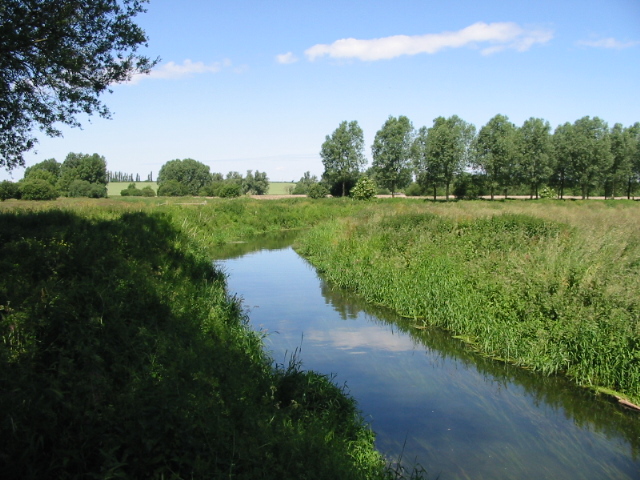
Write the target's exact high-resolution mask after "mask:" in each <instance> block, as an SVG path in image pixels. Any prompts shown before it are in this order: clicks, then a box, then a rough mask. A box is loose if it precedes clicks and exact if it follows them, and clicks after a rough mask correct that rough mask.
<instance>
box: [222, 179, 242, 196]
mask: <svg viewBox="0 0 640 480" xmlns="http://www.w3.org/2000/svg"><path fill="white" fill-rule="evenodd" d="M241 193H242V186H240V185H238V184H237V183H235V182H225V183H224V184H222V185H220V187H219V188H218V190H217V194H218V195H217V196H218V197H221V198H235V197H239V196H240V195H241Z"/></svg>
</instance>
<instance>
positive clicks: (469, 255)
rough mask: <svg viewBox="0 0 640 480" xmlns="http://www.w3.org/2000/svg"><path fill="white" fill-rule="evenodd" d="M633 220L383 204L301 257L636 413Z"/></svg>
mask: <svg viewBox="0 0 640 480" xmlns="http://www.w3.org/2000/svg"><path fill="white" fill-rule="evenodd" d="M639 214H640V205H638V204H637V203H634V202H627V201H615V202H614V201H609V202H600V201H590V202H580V201H578V202H557V201H536V202H529V201H511V202H509V201H506V202H505V201H502V202H488V201H478V202H457V203H456V202H451V203H431V202H428V203H424V202H415V201H413V202H410V201H401V202H385V203H378V204H375V205H373V206H371V207H370V208H367V209H364V210H362V211H360V212H359V213H357V214H355V215H353V216H351V217H349V218H341V219H336V220H333V221H330V222H327V223H323V224H321V225H319V226H317V227H315V228H314V229H312V230H311V231H310V232H308V233H307V234H306V235H304V236H303V237H302V238H301V239H300V241H299V245H298V246H297V249H298V251H299V252H300V253H301V254H302V255H303V256H305V257H306V258H308V259H309V260H310V261H311V263H313V264H314V265H315V266H316V267H317V268H318V269H319V270H320V271H321V272H322V273H323V275H324V276H325V277H326V278H327V279H328V280H329V281H330V282H331V283H333V284H335V285H337V286H340V287H345V288H349V289H351V290H353V291H355V292H357V293H358V294H359V295H361V296H362V297H364V298H365V299H366V300H367V301H369V302H372V303H375V304H379V305H384V306H386V307H390V308H392V309H394V310H395V311H396V312H398V313H399V314H401V315H402V316H405V317H408V318H412V319H414V320H415V322H416V324H417V325H437V326H440V327H444V328H446V329H448V330H450V331H451V332H452V333H453V334H454V335H456V336H459V337H461V338H463V339H464V340H466V341H467V342H468V344H469V345H471V346H472V347H473V348H474V349H476V350H477V351H479V352H481V353H483V354H486V355H489V356H491V357H494V358H498V359H502V360H504V361H507V362H510V363H513V364H516V365H519V366H522V367H526V368H530V369H533V370H535V371H538V372H541V373H544V374H558V373H561V374H565V375H568V376H569V377H571V378H573V379H574V380H575V381H576V382H577V383H578V384H580V385H584V386H589V387H594V388H599V389H601V390H602V391H611V392H613V393H615V394H617V395H619V396H622V397H626V398H628V399H631V400H632V401H634V402H635V403H638V402H639V401H640V313H639V312H640V296H639V295H638V292H639V291H640V275H639V274H640V222H638V221H637V219H638V216H639Z"/></svg>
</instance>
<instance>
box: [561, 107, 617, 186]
mask: <svg viewBox="0 0 640 480" xmlns="http://www.w3.org/2000/svg"><path fill="white" fill-rule="evenodd" d="M612 162H613V155H612V154H611V137H610V135H609V127H608V125H607V123H606V122H605V121H604V120H601V119H600V118H598V117H593V118H591V117H588V116H587V117H582V118H581V119H579V120H576V121H575V122H574V124H573V141H572V143H571V168H572V170H573V174H574V175H575V179H576V182H577V183H578V185H579V186H580V190H581V193H582V198H589V195H590V193H591V189H592V188H593V187H596V186H604V182H605V179H606V176H607V173H608V172H609V171H610V169H611V164H612Z"/></svg>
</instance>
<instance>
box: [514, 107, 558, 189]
mask: <svg viewBox="0 0 640 480" xmlns="http://www.w3.org/2000/svg"><path fill="white" fill-rule="evenodd" d="M517 147H518V154H519V155H518V158H519V160H520V163H519V169H518V170H519V176H520V178H521V179H522V181H523V183H526V184H527V185H529V186H530V187H531V192H530V196H531V198H533V196H534V195H535V197H536V198H538V189H539V187H540V185H542V184H544V183H546V182H548V181H549V178H550V177H551V174H552V172H553V165H552V160H553V157H552V155H551V125H549V122H547V121H546V120H543V119H541V118H530V119H528V120H525V122H524V123H523V124H522V126H521V127H520V128H519V129H518V137H517Z"/></svg>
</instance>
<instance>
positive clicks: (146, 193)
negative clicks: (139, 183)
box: [140, 185, 156, 197]
mask: <svg viewBox="0 0 640 480" xmlns="http://www.w3.org/2000/svg"><path fill="white" fill-rule="evenodd" d="M140 191H141V192H142V196H143V197H155V196H156V192H155V190H154V189H153V188H151V187H150V186H149V185H147V186H146V187H144V188H143V189H142V190H140Z"/></svg>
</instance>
